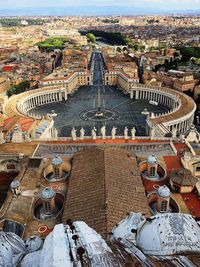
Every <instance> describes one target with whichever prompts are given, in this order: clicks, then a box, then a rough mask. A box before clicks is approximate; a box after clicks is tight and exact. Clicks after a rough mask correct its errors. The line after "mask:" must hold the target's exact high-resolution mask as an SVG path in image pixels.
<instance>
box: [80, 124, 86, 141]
mask: <svg viewBox="0 0 200 267" xmlns="http://www.w3.org/2000/svg"><path fill="white" fill-rule="evenodd" d="M84 136H85V129H84V128H83V127H82V128H81V129H80V140H84Z"/></svg>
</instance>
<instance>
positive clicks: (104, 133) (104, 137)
mask: <svg viewBox="0 0 200 267" xmlns="http://www.w3.org/2000/svg"><path fill="white" fill-rule="evenodd" d="M101 135H102V139H106V126H102V127H101Z"/></svg>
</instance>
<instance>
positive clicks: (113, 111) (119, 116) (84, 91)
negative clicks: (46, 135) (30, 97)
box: [34, 86, 168, 136]
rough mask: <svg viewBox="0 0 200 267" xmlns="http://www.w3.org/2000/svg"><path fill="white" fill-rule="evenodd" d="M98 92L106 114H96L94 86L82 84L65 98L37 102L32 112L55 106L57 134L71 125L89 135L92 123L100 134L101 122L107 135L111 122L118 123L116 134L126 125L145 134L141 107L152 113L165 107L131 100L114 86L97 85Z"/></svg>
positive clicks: (47, 111)
mask: <svg viewBox="0 0 200 267" xmlns="http://www.w3.org/2000/svg"><path fill="white" fill-rule="evenodd" d="M100 92H101V111H102V112H103V114H104V115H105V116H103V117H98V116H95V114H96V112H97V106H98V105H97V102H98V87H97V86H87V87H81V88H80V89H79V90H78V91H77V92H76V93H75V94H74V95H73V96H71V97H69V98H68V100H67V101H66V102H62V103H52V104H48V105H44V106H40V107H37V108H36V109H35V110H34V112H35V113H38V114H42V115H45V114H46V113H51V112H52V110H54V112H55V113H56V114H57V117H55V118H54V119H55V125H56V127H57V129H58V131H59V135H60V136H70V132H71V128H72V127H75V128H76V129H77V130H78V131H79V130H80V128H81V127H84V129H85V130H86V132H85V135H88V136H89V135H91V129H92V127H94V126H95V127H96V128H97V135H100V128H101V127H102V126H103V125H105V126H106V134H107V135H111V134H110V132H111V129H112V127H113V126H116V127H117V134H118V135H123V132H124V127H125V126H127V127H128V128H129V130H130V129H131V128H132V127H133V126H135V127H136V130H137V133H136V134H137V135H145V133H146V116H145V115H143V114H141V113H142V111H143V110H144V108H147V110H148V111H150V112H155V113H161V112H163V111H166V110H168V109H167V108H166V107H163V106H159V105H158V106H154V105H151V104H149V103H148V102H147V101H143V100H132V99H130V98H129V96H128V95H125V94H124V93H123V92H122V91H120V90H118V89H117V88H116V87H108V86H105V87H104V86H100ZM78 131H77V133H78ZM129 134H130V133H129Z"/></svg>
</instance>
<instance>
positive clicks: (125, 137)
mask: <svg viewBox="0 0 200 267" xmlns="http://www.w3.org/2000/svg"><path fill="white" fill-rule="evenodd" d="M124 139H128V128H127V127H125V128H124Z"/></svg>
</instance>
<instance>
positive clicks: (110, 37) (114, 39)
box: [81, 30, 132, 45]
mask: <svg viewBox="0 0 200 267" xmlns="http://www.w3.org/2000/svg"><path fill="white" fill-rule="evenodd" d="M89 33H90V34H93V35H94V37H102V38H105V39H106V41H107V42H108V43H109V44H112V45H132V41H131V39H130V38H128V37H126V36H125V35H123V34H121V33H120V32H105V31H98V30H91V31H87V32H85V31H84V32H81V34H83V35H87V34H89Z"/></svg>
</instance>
